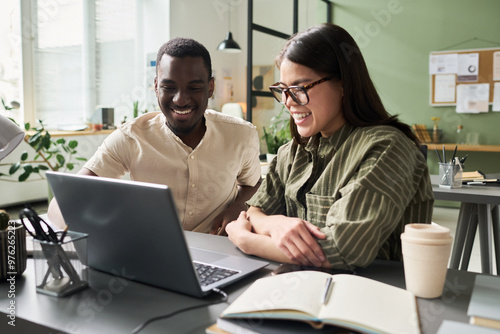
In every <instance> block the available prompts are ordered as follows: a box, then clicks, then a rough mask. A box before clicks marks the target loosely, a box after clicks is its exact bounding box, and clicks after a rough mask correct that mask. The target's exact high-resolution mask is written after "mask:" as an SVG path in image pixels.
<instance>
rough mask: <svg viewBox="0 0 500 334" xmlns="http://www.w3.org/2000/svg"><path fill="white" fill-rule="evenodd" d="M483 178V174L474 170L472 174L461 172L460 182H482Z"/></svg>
mask: <svg viewBox="0 0 500 334" xmlns="http://www.w3.org/2000/svg"><path fill="white" fill-rule="evenodd" d="M484 179H485V176H484V173H482V172H480V171H478V170H476V171H473V172H463V173H462V182H469V181H480V180H484Z"/></svg>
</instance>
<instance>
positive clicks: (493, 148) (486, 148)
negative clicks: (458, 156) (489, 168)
mask: <svg viewBox="0 0 500 334" xmlns="http://www.w3.org/2000/svg"><path fill="white" fill-rule="evenodd" d="M422 144H424V145H427V147H428V150H434V149H435V148H437V149H438V150H441V149H442V148H443V146H444V149H445V150H446V151H453V150H455V146H457V144H450V143H444V144H434V143H422ZM457 151H470V152H500V145H465V144H464V145H458V148H457Z"/></svg>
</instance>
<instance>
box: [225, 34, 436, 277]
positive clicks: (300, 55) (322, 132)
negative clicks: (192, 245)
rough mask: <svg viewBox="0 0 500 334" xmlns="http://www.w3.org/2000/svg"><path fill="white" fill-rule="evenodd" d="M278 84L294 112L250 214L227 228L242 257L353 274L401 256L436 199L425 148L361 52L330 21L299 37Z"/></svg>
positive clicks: (281, 59) (288, 48) (282, 62)
mask: <svg viewBox="0 0 500 334" xmlns="http://www.w3.org/2000/svg"><path fill="white" fill-rule="evenodd" d="M276 64H277V66H278V68H279V69H280V82H278V83H276V84H274V85H273V86H271V87H270V89H271V91H272V92H273V93H274V95H275V97H276V99H277V100H278V101H279V102H281V103H283V104H284V105H285V106H286V107H287V109H288V110H289V111H290V115H291V118H292V119H291V122H290V123H291V130H292V134H293V138H294V139H293V140H292V141H291V142H289V143H288V144H286V145H284V146H282V147H281V148H280V149H279V152H278V156H277V158H276V159H274V160H273V161H272V162H271V164H270V166H269V172H268V174H267V176H266V179H265V181H264V182H263V184H262V185H261V187H260V188H259V190H258V191H257V193H256V194H255V195H254V196H253V197H252V199H250V201H248V202H247V204H249V205H250V208H249V209H248V211H247V212H246V213H245V212H242V213H241V214H240V216H239V218H238V219H237V220H236V221H233V222H231V223H230V224H229V225H228V226H227V227H226V232H227V233H228V236H229V238H230V239H231V241H232V242H233V243H234V244H236V245H237V246H238V247H239V248H240V249H241V250H242V251H243V252H245V253H248V254H252V255H257V256H260V257H264V258H267V259H270V260H274V261H278V262H288V263H296V264H302V265H313V266H322V267H333V268H341V269H349V270H352V269H354V268H355V267H358V266H361V267H364V266H367V265H368V264H370V263H371V262H372V261H373V260H374V259H375V258H382V259H391V260H401V241H400V234H401V233H402V232H403V230H404V226H405V225H406V224H408V223H430V221H431V217H432V208H433V203H434V197H433V193H432V187H431V183H430V178H429V171H428V168H427V163H426V160H425V157H424V155H423V154H422V152H421V151H420V149H419V145H418V144H419V143H418V140H417V139H416V137H415V136H414V134H413V133H412V132H411V129H410V127H409V126H408V125H406V124H404V123H401V122H400V121H398V119H397V117H396V116H390V115H389V114H388V113H387V111H386V110H385V108H384V106H383V104H382V102H381V100H380V97H379V96H378V94H377V92H376V90H375V87H374V85H373V83H372V81H371V79H370V77H369V74H368V70H367V68H366V65H365V62H364V60H363V57H362V55H361V52H360V50H359V48H358V46H357V45H356V43H355V41H354V40H353V38H352V37H351V36H350V35H349V34H348V33H347V32H346V31H345V30H344V29H342V28H340V27H338V26H336V25H332V24H323V25H320V26H318V27H313V28H310V29H308V30H306V31H304V32H301V33H298V34H296V35H294V36H292V37H291V38H290V40H289V41H288V42H287V43H286V45H285V46H284V47H283V49H282V51H281V52H280V54H279V55H278V57H277V59H276Z"/></svg>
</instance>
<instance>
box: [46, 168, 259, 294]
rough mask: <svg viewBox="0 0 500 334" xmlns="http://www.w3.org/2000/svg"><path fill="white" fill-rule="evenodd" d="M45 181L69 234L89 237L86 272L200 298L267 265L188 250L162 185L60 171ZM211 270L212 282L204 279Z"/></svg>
mask: <svg viewBox="0 0 500 334" xmlns="http://www.w3.org/2000/svg"><path fill="white" fill-rule="evenodd" d="M46 176H47V180H48V182H49V184H50V186H51V188H52V191H53V193H54V196H55V198H56V200H57V203H58V204H59V207H60V209H61V213H62V215H63V217H64V220H65V221H66V224H68V226H69V229H70V230H71V231H76V232H82V233H87V234H88V235H89V236H88V240H87V249H88V250H87V251H88V265H89V266H90V267H91V268H94V269H97V270H101V271H104V272H107V273H111V274H113V275H118V276H122V277H125V278H127V279H131V280H135V281H138V282H142V283H146V284H150V285H153V286H157V287H160V288H164V289H168V290H171V291H175V292H180V293H183V294H187V295H191V296H194V297H203V296H206V295H208V294H209V293H210V292H211V291H212V289H214V288H221V287H223V286H226V285H228V284H230V283H233V282H234V281H236V280H238V279H241V278H242V277H244V276H247V275H249V274H250V273H252V272H254V271H257V270H258V269H260V268H263V267H265V266H266V265H268V264H269V263H268V262H265V261H260V260H256V259H251V258H247V257H240V256H234V255H228V254H222V253H216V252H212V251H208V250H204V249H199V248H189V247H188V245H187V242H186V239H185V235H184V231H183V229H182V226H181V223H180V220H179V216H178V214H177V207H176V206H175V203H174V200H173V197H172V192H171V190H170V188H169V187H168V186H166V185H160V184H153V183H145V182H137V181H129V180H121V179H110V178H104V177H96V176H83V175H75V174H66V173H60V172H47V173H46ZM192 233H194V232H192ZM199 267H201V269H200V268H199ZM207 267H208V269H207ZM197 268H198V270H204V272H203V273H201V272H200V273H198V272H197ZM214 268H215V269H214ZM217 268H220V269H217ZM213 271H215V272H216V273H215V274H216V276H217V277H216V279H217V280H216V281H212V279H210V278H207V277H206V276H207V275H208V273H210V272H213Z"/></svg>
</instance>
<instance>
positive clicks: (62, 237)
mask: <svg viewBox="0 0 500 334" xmlns="http://www.w3.org/2000/svg"><path fill="white" fill-rule="evenodd" d="M66 233H68V225H66V227H65V228H64V231H63V232H62V234H61V238H60V239H59V243H62V242H63V241H64V237H65V236H66Z"/></svg>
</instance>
